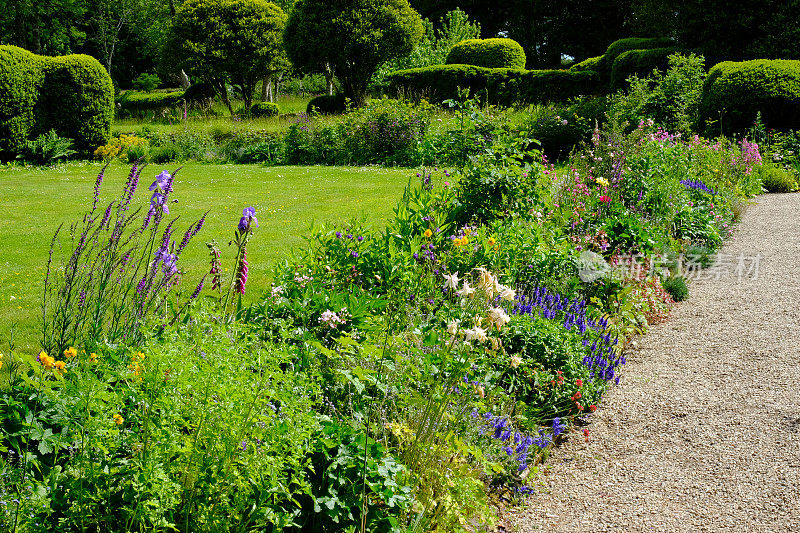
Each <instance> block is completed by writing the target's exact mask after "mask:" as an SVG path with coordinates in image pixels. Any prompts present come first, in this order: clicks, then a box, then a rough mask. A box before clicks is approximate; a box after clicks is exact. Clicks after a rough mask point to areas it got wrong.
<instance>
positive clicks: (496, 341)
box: [489, 337, 503, 352]
mask: <svg viewBox="0 0 800 533" xmlns="http://www.w3.org/2000/svg"><path fill="white" fill-rule="evenodd" d="M489 342H490V343H492V350H494V351H495V352H496V351H497V350H499V349H500V346H502V345H503V341H501V340H500V339H498V338H497V337H489Z"/></svg>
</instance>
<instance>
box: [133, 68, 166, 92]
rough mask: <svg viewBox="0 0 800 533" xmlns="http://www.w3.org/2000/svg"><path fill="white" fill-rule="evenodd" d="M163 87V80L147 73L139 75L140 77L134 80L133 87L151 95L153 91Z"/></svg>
mask: <svg viewBox="0 0 800 533" xmlns="http://www.w3.org/2000/svg"><path fill="white" fill-rule="evenodd" d="M159 85H161V78H159V77H158V76H156V75H155V74H148V73H147V72H142V73H141V74H139V77H138V78H136V79H135V80H133V86H134V87H135V88H136V89H138V90H140V91H144V92H146V93H151V92H153V90H154V89H155V88H156V87H158V86H159Z"/></svg>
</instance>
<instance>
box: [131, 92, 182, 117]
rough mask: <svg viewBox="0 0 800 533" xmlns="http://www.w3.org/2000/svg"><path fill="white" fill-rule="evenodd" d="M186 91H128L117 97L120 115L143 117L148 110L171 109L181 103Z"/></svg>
mask: <svg viewBox="0 0 800 533" xmlns="http://www.w3.org/2000/svg"><path fill="white" fill-rule="evenodd" d="M185 94H186V93H185V92H184V91H173V92H169V93H138V92H133V91H128V92H125V93H123V94H121V95H120V96H119V98H117V104H118V105H119V114H120V116H123V117H124V116H130V115H133V116H136V117H141V116H143V115H144V114H146V113H147V112H148V111H158V110H161V109H169V108H171V107H175V106H178V105H181V104H182V102H183V100H184V98H185Z"/></svg>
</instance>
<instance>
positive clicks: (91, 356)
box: [89, 352, 97, 363]
mask: <svg viewBox="0 0 800 533" xmlns="http://www.w3.org/2000/svg"><path fill="white" fill-rule="evenodd" d="M89 362H90V363H96V362H97V354H96V353H94V352H92V353H90V354H89Z"/></svg>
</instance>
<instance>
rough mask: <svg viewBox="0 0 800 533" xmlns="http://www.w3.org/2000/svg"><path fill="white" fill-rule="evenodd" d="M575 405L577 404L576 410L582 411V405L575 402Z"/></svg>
mask: <svg viewBox="0 0 800 533" xmlns="http://www.w3.org/2000/svg"><path fill="white" fill-rule="evenodd" d="M575 405H577V406H578V411H583V406H582V405H581V404H579V403H576V404H575Z"/></svg>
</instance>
